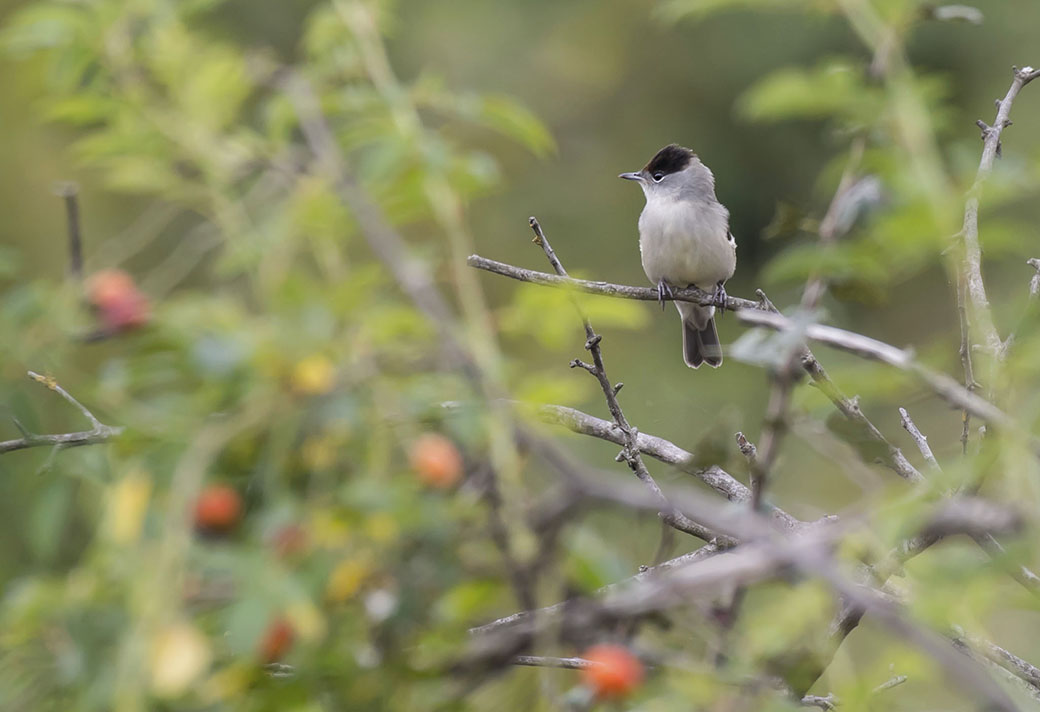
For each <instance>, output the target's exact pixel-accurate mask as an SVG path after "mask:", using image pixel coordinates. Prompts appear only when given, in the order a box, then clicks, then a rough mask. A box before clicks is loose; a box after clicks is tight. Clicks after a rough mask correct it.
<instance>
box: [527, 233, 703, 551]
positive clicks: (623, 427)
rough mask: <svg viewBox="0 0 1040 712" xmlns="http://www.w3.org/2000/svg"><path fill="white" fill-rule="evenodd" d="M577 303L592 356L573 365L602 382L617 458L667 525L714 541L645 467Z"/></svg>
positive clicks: (554, 261) (552, 256)
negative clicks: (618, 446) (618, 441)
mask: <svg viewBox="0 0 1040 712" xmlns="http://www.w3.org/2000/svg"><path fill="white" fill-rule="evenodd" d="M529 223H530V225H531V229H532V230H533V231H534V235H535V236H534V242H535V244H537V245H538V246H540V247H541V248H542V251H543V252H544V253H545V257H546V258H547V259H548V260H549V264H551V265H552V267H553V269H554V270H555V271H556V273H557V274H558V275H559V276H560V277H563V278H565V279H566V278H567V270H566V269H564V267H563V264H562V263H561V262H560V260H559V258H558V257H557V256H556V253H555V252H554V251H553V248H552V246H551V245H550V244H549V240H548V238H546V236H545V233H544V232H543V231H542V226H541V225H539V224H538V220H537V219H535V218H533V217H532V218H530V220H529ZM574 306H575V308H576V309H577V310H578V313H579V314H580V315H581V321H582V324H583V325H584V327H585V349H586V350H587V351H588V352H589V353H590V354H591V355H592V363H591V364H588V363H585V362H583V361H581V360H579V359H574V360H573V361H572V362H571V368H583V369H585V370H586V371H588V372H589V373H591V374H592V375H593V376H594V377H595V378H596V381H597V382H598V383H599V386H600V389H601V390H602V391H603V397H604V398H605V399H606V401H607V409H608V410H609V411H610V415H611V417H612V418H613V420H614V425H615V426H616V427H617V428H618V430H620V431H621V434H622V435H623V436H624V443H623V449H622V450H621V453H620V454H619V455H618V457H617V459H618V461H619V462H621V461H624V462H625V464H627V465H628V466H629V468H630V469H631V470H632V472H633V473H634V474H635V476H636V477H638V478H639V480H640V481H642V482H643V483H644V484H645V485H646V487H647V488H648V489H649V490H650V491H651V492H653V494H654V496H655V497H656V498H657V499H659V500H660V504H661V509H660V515H661V518H662V519H663V520H664V522H665V523H666V524H668V525H670V526H672V527H674V528H675V529H678V530H679V531H683V532H686V533H687V534H692V535H694V536H696V537H700V538H701V539H703V540H704V541H711V540H712V539H714V538H715V534H714V533H713V532H712V531H711V530H709V529H707V528H705V527H704V526H702V525H700V524H698V523H697V522H694V521H692V520H691V519H690V518H689V517H686V516H685V515H683V514H681V513H679V512H677V511H675V510H674V509H673V507H672V506H671V505H670V504H669V503H668V499H667V498H666V497H665V495H664V493H663V492H662V491H661V488H660V487H659V486H658V484H657V482H656V481H655V480H654V478H653V476H652V475H651V474H650V471H649V470H647V469H646V464H645V463H644V462H643V456H642V454H641V452H640V450H639V444H638V436H639V434H638V431H637V430H636V429H635V428H634V427H633V426H632V425H631V424H630V423H629V422H628V420H627V419H626V418H625V414H624V412H623V411H622V410H621V404H620V403H619V402H618V398H617V394H618V392H619V391H620V390H621V388H622V386H623V385H624V384H622V383H618V384H616V385H615V384H612V383H611V382H610V379H609V378H608V377H607V370H606V366H605V365H604V363H603V350H602V349H601V348H600V342H601V341H602V340H603V337H601V336H600V335H599V334H597V333H596V331H595V329H593V328H592V323H591V322H590V321H589V318H588V316H587V315H586V314H585V313H584V311H583V310H582V309H581V307H580V306H579V305H578V303H577V300H574Z"/></svg>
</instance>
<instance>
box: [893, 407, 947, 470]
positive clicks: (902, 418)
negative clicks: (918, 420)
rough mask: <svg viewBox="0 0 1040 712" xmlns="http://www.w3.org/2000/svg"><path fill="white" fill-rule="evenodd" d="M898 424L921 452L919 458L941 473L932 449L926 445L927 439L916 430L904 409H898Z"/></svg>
mask: <svg viewBox="0 0 1040 712" xmlns="http://www.w3.org/2000/svg"><path fill="white" fill-rule="evenodd" d="M899 422H900V423H901V424H902V425H903V429H904V430H906V432H908V433H910V437H911V438H913V439H914V442H915V443H916V444H917V449H918V450H920V451H921V456H922V457H924V459H925V461H927V462H928V464H929V465H931V467H932V469H933V470H935V471H936V472H939V471H941V470H942V468H941V467H939V461H938V460H936V459H935V455H934V454H933V453H932V447H931V446H930V445H929V444H928V437H927V436H926V435H925V434H924V433H922V432H921V431H920V430H918V429H917V425H916V424H915V423H914V421H913V420H911V419H910V414H909V413H907V412H906V408H900V409H899Z"/></svg>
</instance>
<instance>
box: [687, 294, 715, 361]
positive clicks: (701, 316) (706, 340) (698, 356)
mask: <svg viewBox="0 0 1040 712" xmlns="http://www.w3.org/2000/svg"><path fill="white" fill-rule="evenodd" d="M691 311H692V310H691ZM714 311H715V310H714V309H713V308H711V307H708V309H698V310H697V312H695V313H684V314H683V315H682V316H683V339H682V347H683V361H685V362H686V365H687V366H689V367H690V368H699V367H700V365H701V364H702V363H706V364H708V365H709V366H711V367H712V368H718V367H719V366H721V365H722V345H721V344H720V343H719V332H718V331H716V330H715V318H714ZM705 312H707V314H706V315H705ZM705 317H706V318H705Z"/></svg>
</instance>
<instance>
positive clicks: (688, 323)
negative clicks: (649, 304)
mask: <svg viewBox="0 0 1040 712" xmlns="http://www.w3.org/2000/svg"><path fill="white" fill-rule="evenodd" d="M618 177H619V178H624V179H626V180H633V181H636V182H638V183H639V186H640V187H641V188H642V189H643V194H644V195H645V196H646V206H645V207H644V208H643V212H642V213H640V215H639V253H640V256H641V258H642V263H643V271H644V272H646V276H647V278H648V279H649V280H650V281H651V282H652V283H653V284H655V285H656V286H657V298H658V301H659V302H660V304H661V308H662V309H663V308H664V302H665V299H672V288H673V287H689V286H696V287H699V288H701V289H703V290H705V291H709V292H711V294H712V305H703V306H702V305H700V304H693V303H692V302H675V306H676V307H677V308H678V310H679V315H680V316H681V317H682V325H683V361H684V362H685V363H686V365H687V366H689V367H690V368H699V367H700V365H701V364H702V363H706V364H708V365H709V366H712V367H713V368H718V367H719V366H721V365H722V346H721V345H720V344H719V334H718V331H717V330H716V329H715V307H716V306H718V307H722V306H724V305H725V303H726V289H725V283H726V280H727V279H729V278H730V277H732V276H733V273H734V271H736V267H737V241H736V239H735V238H734V237H733V233H732V232H730V229H729V210H727V209H726V207H725V206H724V205H723V204H722V203H720V202H719V200H718V198H717V197H715V176H714V175H713V174H712V172H711V170H710V169H709V168H708V167H707V166H706V165H704V164H703V163H702V162H701V160H700V158H698V157H697V154H695V153H694V152H693V151H692V150H690V149H689V148H685V147H683V146H679V145H677V144H674V143H672V144H669V145H667V146H665V147H664V148H662V149H661V150H660V151H658V152H657V153H656V154H654V157H653V158H651V159H650V161H649V162H648V163H647V164H646V165H645V166H644V167H643V169H642V170H640V171H636V172H632V173H622V174H621V175H619V176H618Z"/></svg>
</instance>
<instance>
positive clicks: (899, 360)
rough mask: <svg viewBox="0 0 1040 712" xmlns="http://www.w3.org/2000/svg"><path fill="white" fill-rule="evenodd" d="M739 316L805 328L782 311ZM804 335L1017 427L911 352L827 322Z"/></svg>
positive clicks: (761, 322)
mask: <svg viewBox="0 0 1040 712" xmlns="http://www.w3.org/2000/svg"><path fill="white" fill-rule="evenodd" d="M737 318H738V319H740V320H741V321H742V322H744V323H745V324H752V325H754V326H765V327H768V328H770V329H776V330H777V331H785V330H788V329H799V328H802V327H800V326H799V325H797V324H795V323H794V322H792V321H791V320H789V319H787V318H786V317H784V316H782V315H780V314H769V313H765V312H753V311H751V310H741V311H740V312H738V313H737ZM803 331H804V334H803V336H804V337H805V338H807V339H810V340H812V341H819V342H820V343H823V344H827V345H828V346H833V347H834V348H837V349H841V350H843V351H848V352H849V353H853V354H855V355H857V356H861V357H863V358H866V359H870V360H873V361H880V362H882V363H886V364H888V365H889V366H894V367H895V368H898V369H900V370H903V371H907V372H909V373H912V374H913V375H915V376H917V378H918V379H919V380H921V381H922V382H923V383H924V384H925V385H926V386H928V387H929V388H930V389H931V390H932V391H933V392H934V393H935V394H936V395H938V396H939V397H941V398H942V399H943V400H945V401H947V402H949V403H950V404H951V405H954V406H956V407H958V408H963V409H965V410H967V411H968V412H969V413H971V414H972V415H974V416H976V417H978V418H981V419H983V420H985V421H987V422H990V423H992V424H993V425H997V426H1000V427H1003V428H1009V429H1014V428H1015V424H1014V421H1013V420H1012V419H1011V417H1010V416H1009V415H1008V414H1007V413H1005V412H1004V411H1002V410H1001V409H1000V408H997V407H996V406H995V405H993V404H992V403H990V402H989V401H987V400H986V399H984V398H981V397H979V396H977V395H975V394H974V393H971V392H970V391H968V390H967V389H966V388H964V387H963V386H962V385H960V384H959V383H957V382H956V381H954V380H953V379H952V378H950V377H949V376H947V375H945V374H942V373H938V372H936V371H933V370H931V369H929V368H927V367H926V366H923V365H922V364H920V363H919V362H918V361H917V360H916V359H914V357H913V354H912V353H911V352H910V351H907V350H904V349H899V348H896V347H895V346H891V345H889V344H886V343H884V342H883V341H878V340H877V339H872V338H870V337H869V336H864V335H862V334H857V333H855V332H852V331H846V330H844V329H838V328H836V327H833V326H825V325H823V324H808V325H805V326H804V328H803Z"/></svg>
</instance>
